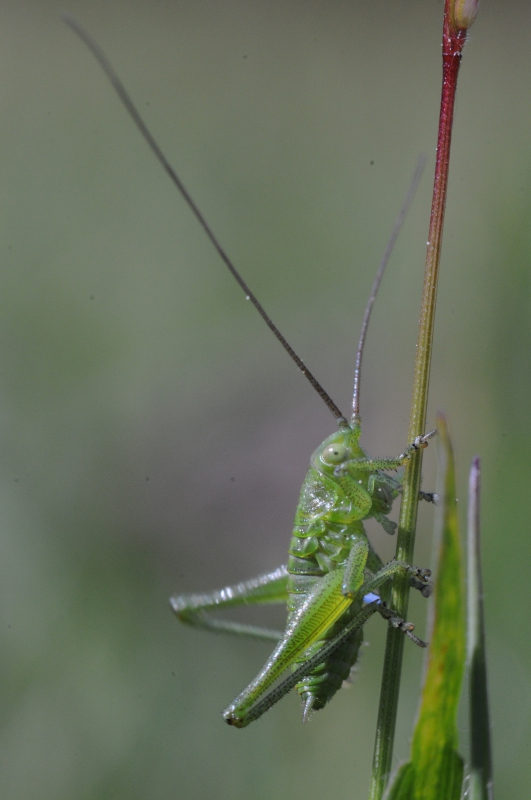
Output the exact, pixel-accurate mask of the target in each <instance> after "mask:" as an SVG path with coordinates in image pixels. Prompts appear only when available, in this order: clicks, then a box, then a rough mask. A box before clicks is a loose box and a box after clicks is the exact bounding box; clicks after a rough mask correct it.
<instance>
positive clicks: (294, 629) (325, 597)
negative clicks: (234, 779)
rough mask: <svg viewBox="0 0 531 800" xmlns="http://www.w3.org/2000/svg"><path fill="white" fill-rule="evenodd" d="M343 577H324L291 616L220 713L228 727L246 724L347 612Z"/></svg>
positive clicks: (336, 572) (335, 572)
mask: <svg viewBox="0 0 531 800" xmlns="http://www.w3.org/2000/svg"><path fill="white" fill-rule="evenodd" d="M365 561H366V557H365ZM343 574H344V573H343V570H342V569H336V570H333V571H332V572H329V573H327V574H326V575H324V576H323V577H322V578H321V579H320V580H319V581H318V582H317V583H315V584H314V586H313V588H312V589H311V591H310V592H309V593H308V595H307V596H306V598H305V600H304V602H303V603H302V604H301V605H300V606H299V607H298V608H297V609H296V610H295V611H293V612H292V613H291V615H290V618H289V620H288V624H287V626H286V630H285V633H284V634H283V636H282V639H281V640H280V641H279V642H278V644H277V646H276V647H275V649H274V650H273V652H272V653H271V655H270V656H269V658H268V659H267V661H266V663H265V664H264V666H263V668H262V669H261V670H260V672H259V673H258V675H257V676H256V677H255V678H254V680H252V681H251V683H250V684H249V685H248V686H247V687H246V688H245V689H244V690H243V691H242V692H240V694H239V695H238V696H237V697H236V699H235V700H234V701H233V702H232V703H231V704H230V705H229V706H228V707H227V708H226V709H225V711H224V712H223V717H224V719H225V720H226V721H227V722H228V723H229V725H236V726H237V727H242V723H244V724H246V723H245V719H246V718H247V714H248V712H249V710H250V709H251V708H252V707H253V706H254V705H255V703H256V701H257V700H258V698H259V697H260V696H261V695H262V694H264V692H266V691H267V690H268V689H269V687H270V686H272V684H273V683H275V681H276V680H277V679H278V678H279V677H280V676H281V675H282V673H283V672H284V670H286V669H287V668H288V667H290V666H291V665H292V664H293V662H294V661H296V660H297V659H298V658H299V657H300V656H301V655H302V654H303V653H305V651H306V650H307V649H308V648H309V647H310V646H311V645H312V644H314V642H317V641H319V640H320V639H321V638H322V637H323V635H324V634H325V633H326V631H327V630H328V629H329V628H330V627H331V626H332V625H333V624H334V623H335V622H336V621H337V620H338V619H339V618H340V617H341V615H342V614H343V613H344V612H345V611H346V610H347V608H348V607H349V606H350V604H351V603H352V598H351V597H348V596H346V595H345V594H344V592H343V590H342V584H343Z"/></svg>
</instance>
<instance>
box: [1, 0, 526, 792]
mask: <svg viewBox="0 0 531 800" xmlns="http://www.w3.org/2000/svg"><path fill="white" fill-rule="evenodd" d="M442 5H443V4H442V0H440V1H439V0H438V2H433V0H422V1H421V0H407V2H406V0H373V1H372V2H370V3H367V2H362V0H351V2H344V0H335V1H331V2H304V3H302V2H292V1H291V0H274V1H272V0H267V2H264V1H263V0H262V1H261V2H257V1H256V0H247V2H241V1H240V2H237V0H226V2H222V3H220V2H219V0H210V2H209V1H208V0H194V2H179V1H177V0H176V1H175V2H157V0H150V2H149V3H148V2H118V0H108V1H107V2H100V1H97V0H92V1H91V0H88V1H84V0H69V2H68V3H66V2H52V1H51V0H38V2H37V1H36V0H34V2H27V1H25V0H18V1H17V2H16V3H15V2H9V0H8V1H7V2H4V3H2V5H1V6H0V41H1V45H0V76H1V81H0V90H1V95H0V96H1V136H0V142H1V146H2V154H1V157H0V165H1V167H0V168H1V180H0V187H1V198H2V199H1V225H2V228H1V232H0V248H1V250H2V267H1V269H0V284H1V286H0V370H1V374H0V434H1V448H0V453H1V455H0V493H1V497H0V515H1V522H2V535H1V537H0V542H1V544H0V547H1V558H0V564H1V570H2V574H1V581H0V591H1V614H2V620H1V625H0V632H1V637H2V642H1V646H0V652H1V653H2V657H1V663H2V672H1V687H2V692H1V698H2V700H1V702H2V728H1V734H0V735H1V745H0V760H1V769H0V773H1V776H2V777H1V782H2V791H1V793H2V798H4V800H14V799H15V798H17V799H18V798H24V800H28V799H29V798H31V799H32V800H33V798H35V799H37V798H38V799H39V800H48V798H50V800H52V798H53V800H63V798H64V799H65V800H71V798H76V800H84V798H91V799H92V798H94V799H96V798H124V800H125V799H126V798H127V800H137V798H138V800H140V799H142V800H147V799H149V800H167V799H168V800H169V799H170V798H180V797H187V798H194V800H195V798H210V797H216V798H219V799H220V800H224V799H225V798H231V800H238V799H239V798H257V799H259V800H261V799H262V798H269V797H271V796H274V797H276V798H277V799H278V800H285V799H286V800H287V799H288V798H289V799H290V800H291V798H300V797H304V798H307V800H317V799H318V798H322V797H323V796H324V795H327V796H330V795H333V796H335V797H340V798H343V797H349V798H364V797H365V796H366V792H367V786H368V780H369V774H370V762H371V754H372V746H373V738H374V728H375V719H376V712H377V703H378V691H379V680H380V674H381V661H382V653H383V642H384V638H385V626H384V625H383V623H382V622H381V620H373V621H372V622H371V623H370V624H369V625H368V626H367V629H366V638H367V640H368V641H369V642H370V647H368V648H366V650H365V652H364V656H363V659H362V663H361V668H360V671H359V673H358V677H357V679H356V681H355V683H354V685H353V687H352V688H351V689H350V690H349V691H345V692H343V693H341V694H340V695H339V696H338V697H336V698H335V700H334V701H333V703H332V704H331V705H330V707H329V708H327V709H326V710H325V711H324V712H322V713H319V714H318V715H316V716H315V718H314V719H313V721H312V722H311V724H310V725H307V726H304V727H303V726H302V725H301V722H300V710H299V703H298V698H297V697H296V696H295V695H293V696H290V697H288V698H287V699H286V700H285V701H283V702H282V703H281V704H280V705H279V706H277V707H276V708H275V709H274V710H273V711H271V712H270V713H269V714H267V715H266V716H265V717H264V718H263V719H262V720H261V721H259V722H257V723H256V724H254V725H253V726H251V727H250V728H249V729H246V730H245V731H237V730H234V729H231V728H229V727H228V726H226V725H224V724H223V722H222V721H221V718H220V715H219V712H220V711H221V709H222V708H224V707H225V705H226V704H227V703H228V702H229V701H230V700H232V698H233V697H234V696H235V695H236V694H237V693H238V692H239V691H240V690H241V689H242V688H243V687H244V686H245V685H246V684H247V682H248V681H249V680H250V679H251V678H252V677H253V676H254V675H255V673H256V672H257V671H258V668H259V667H260V666H261V665H262V663H263V661H264V660H265V658H266V656H267V655H268V652H269V649H270V648H269V646H268V645H267V644H263V643H255V642H249V641H245V640H234V639H230V638H227V639H224V638H218V637H215V636H209V635H208V634H206V633H202V632H199V631H194V630H188V629H185V628H183V627H181V626H179V625H178V623H177V622H176V621H175V619H174V618H173V617H172V615H171V612H170V610H169V606H168V602H167V600H168V597H169V596H170V594H172V593H177V592H185V591H193V590H203V589H204V590H206V589H209V588H214V587H220V586H223V585H225V584H227V583H230V582H234V581H238V580H242V579H244V578H247V577H250V576H252V575H254V574H257V573H259V572H262V571H265V570H267V569H271V568H273V567H276V566H277V565H279V564H281V563H283V562H284V561H285V553H286V548H287V544H288V541H289V535H290V528H291V524H292V518H293V513H294V509H295V505H296V500H297V496H298V491H299V488H300V484H301V481H302V478H303V476H304V473H305V470H306V468H307V465H308V459H309V455H310V453H311V452H312V450H313V449H314V448H315V447H316V446H317V444H318V443H320V441H321V440H322V439H323V438H324V437H325V436H326V435H328V434H329V433H330V432H331V431H333V429H334V424H333V420H332V418H331V417H330V414H329V412H328V411H327V410H326V409H325V408H324V406H323V405H322V403H321V401H320V400H319V398H318V397H317V396H316V395H315V394H314V393H313V392H312V391H311V389H310V388H309V387H308V385H307V384H306V382H305V381H304V379H303V378H302V376H301V375H300V374H299V373H298V372H297V370H296V369H295V367H294V366H293V365H292V364H291V362H290V361H289V359H288V358H287V356H286V355H285V354H284V353H283V352H282V350H281V348H280V346H279V345H278V343H276V342H275V341H274V340H273V338H272V336H271V335H270V334H269V333H268V332H267V330H266V329H265V327H264V325H263V322H262V321H261V320H260V319H259V318H258V316H257V315H256V313H255V312H254V311H253V309H252V308H251V306H250V305H249V304H248V303H245V301H244V300H243V297H242V295H241V292H240V290H239V289H238V287H237V286H236V285H235V284H234V282H233V281H232V280H231V279H230V277H229V276H228V274H227V273H226V271H225V269H224V267H223V266H222V265H221V264H220V262H219V259H218V257H217V256H216V254H215V253H214V252H213V251H212V248H211V246H210V245H209V243H208V242H207V241H206V240H205V237H204V235H203V234H202V232H201V230H200V229H199V226H198V225H197V223H196V222H195V220H194V219H192V217H191V214H190V212H189V211H188V209H187V208H186V207H185V206H184V204H183V202H182V200H181V199H180V197H179V196H178V195H177V193H176V192H175V190H174V189H173V187H172V186H171V185H170V183H169V181H168V180H167V178H166V176H165V175H164V174H163V172H162V170H161V169H160V168H159V166H158V165H157V164H156V163H155V161H154V159H153V157H152V155H151V154H150V153H149V152H148V151H147V148H146V146H145V145H144V143H143V142H142V141H141V139H140V137H139V135H138V133H137V131H136V130H135V129H134V127H133V125H132V123H131V121H130V120H129V119H128V118H127V116H126V115H125V113H124V111H123V109H122V108H121V106H120V105H119V102H118V100H117V99H116V97H115V96H114V94H113V92H112V91H111V89H110V87H109V85H108V84H107V83H106V81H105V79H104V77H103V76H102V74H101V72H100V70H99V68H98V67H97V65H96V64H95V63H94V61H93V60H92V58H91V57H90V56H89V54H88V53H87V52H86V50H85V49H84V48H83V46H82V45H81V44H80V42H79V41H78V40H77V39H76V38H75V37H74V36H73V34H72V33H71V32H70V31H69V30H68V29H67V28H66V27H65V26H64V25H63V24H62V23H61V22H60V20H59V14H60V13H61V12H62V11H65V10H68V11H70V12H71V13H72V14H73V15H74V16H75V17H76V18H77V19H78V20H79V21H81V22H82V23H83V24H85V25H86V26H87V28H88V29H89V30H90V31H91V33H92V34H93V35H94V36H95V37H96V38H97V39H98V40H99V42H100V43H101V44H102V46H103V47H104V49H105V50H106V52H107V53H108V55H109V57H110V59H111V61H112V62H113V63H114V65H115V66H116V68H117V69H118V71H119V73H120V75H121V76H122V78H123V80H124V81H125V83H126V85H127V86H128V88H129V90H130V92H131V93H132V95H133V97H134V98H135V100H136V102H137V103H138V105H139V107H140V108H141V109H142V111H143V112H144V113H145V115H146V119H147V121H148V123H149V125H150V126H151V128H152V130H153V132H154V133H155V135H156V137H157V138H158V140H159V143H160V144H161V146H162V147H163V149H164V150H165V152H166V153H167V155H168V157H169V158H170V160H171V161H173V162H174V164H175V165H176V167H177V169H178V171H179V173H180V174H181V176H182V178H183V180H184V182H185V183H186V185H187V186H188V188H189V189H190V191H191V192H192V194H193V196H194V198H195V199H196V201H197V202H198V204H199V205H200V207H201V208H202V209H203V211H204V213H205V214H206V216H207V218H208V220H209V222H210V224H211V225H212V227H213V228H214V230H215V231H216V232H217V234H218V236H219V237H220V239H221V241H222V242H223V244H224V246H225V247H226V248H227V250H228V252H229V253H230V254H231V255H232V257H233V259H234V261H235V262H236V264H237V265H238V266H240V267H241V269H242V271H243V273H244V275H245V277H246V279H247V280H248V281H249V283H250V285H251V286H252V288H253V289H254V291H255V292H256V293H257V295H258V296H259V298H260V299H261V301H262V302H263V303H264V305H265V307H266V308H267V309H268V310H269V312H270V314H271V315H272V316H273V318H274V320H275V321H276V323H277V324H278V325H279V327H280V328H281V329H282V331H283V332H284V333H285V335H286V336H287V338H288V339H289V341H290V342H291V343H292V345H293V346H294V347H295V348H296V349H297V350H298V352H299V353H300V355H301V356H302V357H303V358H304V359H305V360H306V361H307V363H308V365H309V366H310V368H311V369H312V370H313V371H314V372H315V374H316V375H317V376H318V378H319V379H320V380H321V381H322V382H323V384H324V385H325V387H326V388H327V390H328V391H329V392H330V393H331V395H332V396H333V397H334V399H335V400H336V402H337V403H338V404H339V405H340V406H341V407H342V408H345V409H347V408H348V403H349V395H350V390H351V383H352V371H353V359H354V350H355V342H356V341H357V337H358V331H359V326H360V321H361V315H362V312H363V308H364V305H365V302H366V298H367V295H368V292H369V288H370V285H371V283H372V280H373V276H374V272H375V269H376V266H377V264H378V262H379V259H380V256H381V254H382V252H383V249H384V246H385V242H386V239H387V237H388V234H389V232H390V229H391V227H392V224H393V221H394V219H395V216H396V214H397V211H398V208H399V206H400V204H401V202H402V198H403V196H404V194H405V191H406V188H407V186H408V183H409V180H410V176H411V174H412V171H413V168H414V165H415V163H416V160H417V158H418V156H419V154H420V153H426V154H427V155H428V167H427V169H426V173H425V176H424V179H423V183H422V186H421V189H420V191H419V193H418V196H417V199H416V201H415V204H414V207H413V209H412V211H411V213H410V215H409V217H408V220H407V222H406V225H405V228H404V230H403V233H402V235H401V238H400V241H399V243H398V245H397V247H396V250H395V253H394V256H393V259H392V262H391V264H390V268H389V274H388V276H387V277H386V280H385V282H384V285H383V287H382V290H381V296H380V297H379V299H378V303H377V306H376V309H375V314H374V317H373V324H372V328H371V331H370V335H369V341H368V344H367V350H366V359H365V370H364V375H363V386H362V414H363V423H364V430H363V443H364V445H365V446H366V448H367V449H368V450H369V452H370V453H371V454H374V455H395V454H397V453H398V452H400V451H401V450H402V449H403V447H404V445H405V443H406V432H407V418H408V411H409V401H410V391H411V390H410V382H411V377H412V367H413V357H414V347H415V337H416V327H417V316H418V306H419V298H420V291H421V273H422V269H423V259H424V248H425V240H426V236H427V228H428V216H429V200H430V194H431V187H430V184H431V177H432V172H433V161H434V152H435V137H436V126H437V118H438V103H439V94H440V74H441V66H440V39H441V20H442ZM530 31H531V9H530V7H529V4H528V3H524V2H521V1H520V2H516V1H514V2H511V0H504V2H503V4H495V3H485V4H484V7H483V8H482V9H481V11H480V14H479V17H478V20H477V22H476V24H475V26H474V27H473V29H472V32H471V37H470V42H469V44H468V45H467V47H466V50H465V58H464V62H463V66H462V73H461V79H460V87H459V91H458V100H457V114H456V121H455V127H454V145H453V159H452V168H451V176H450V189H449V198H448V211H447V219H446V231H445V239H444V245H443V265H442V274H441V283H440V290H439V308H438V320H437V326H436V343H435V351H434V355H433V368H432V375H433V381H432V388H431V395H430V405H431V410H430V414H429V422H428V424H429V425H430V426H432V425H433V420H434V416H435V412H436V411H437V410H438V409H442V410H444V411H445V412H446V413H447V415H448V418H449V421H450V425H451V430H452V433H453V438H454V444H455V449H456V455H457V464H458V472H459V480H460V495H459V498H460V500H461V501H462V504H463V508H462V513H463V517H464V511H465V508H464V506H465V500H466V497H465V494H466V479H467V471H468V466H469V463H470V460H471V457H472V456H473V455H474V454H476V453H479V454H480V455H481V456H482V459H483V497H482V500H483V524H484V541H483V552H484V570H485V576H484V577H485V601H486V615H487V625H488V652H489V669H490V682H491V695H492V712H493V723H494V731H493V735H494V756H495V770H496V772H495V778H496V786H497V794H498V796H499V797H511V798H513V799H516V798H526V797H528V796H529V790H528V789H527V790H526V787H528V786H529V782H530V778H531V761H530V759H529V756H528V753H529V748H530V747H531V640H530V637H529V636H528V631H529V618H528V613H529V612H528V605H529V603H528V602H527V598H526V595H525V591H526V588H527V583H528V581H529V569H530V565H531V535H530V534H531V530H530V528H531V525H530V519H529V517H530V510H529V506H530V504H529V496H530V483H531V435H530V426H529V416H530V412H531V404H530V400H529V397H530V388H531V363H530V354H531V323H530V320H531V316H530V311H531V290H530V288H531V287H530V277H529V274H530V273H529V260H530V255H531V235H530V230H531V226H530V219H531V137H530V130H531V103H530V75H531V72H530V68H529V67H530V63H529V59H530V56H529V34H530ZM434 475H435V450H434V449H432V448H431V447H430V449H429V451H428V452H427V454H426V457H425V481H424V485H425V487H426V488H429V487H431V486H432V485H433V483H434ZM369 527H370V530H371V535H372V536H373V541H374V542H375V544H376V546H377V547H378V549H379V551H380V552H381V554H382V556H383V557H384V558H390V557H391V555H392V553H393V547H394V543H393V542H392V541H391V540H390V539H389V538H388V537H386V536H385V534H383V533H381V532H380V531H379V530H378V529H377V528H374V527H373V526H369ZM431 528H432V513H431V511H430V509H425V508H423V509H422V511H421V517H420V528H419V534H418V547H417V554H416V563H417V564H419V565H423V566H426V565H427V564H429V563H430V560H431ZM424 615H425V606H423V605H422V603H420V602H418V601H414V602H413V603H412V606H411V608H410V618H411V619H414V620H415V621H417V622H418V623H419V624H418V629H417V630H418V632H419V633H420V635H422V632H423V630H424ZM265 617H266V615H265V614H257V615H256V616H255V619H265ZM268 619H274V620H275V621H276V624H278V625H281V624H282V619H283V614H282V612H281V611H279V612H278V615H275V614H273V615H272V616H271V615H268ZM421 669H422V653H421V652H420V651H418V650H417V649H416V648H413V647H412V646H406V669H405V675H404V683H403V691H402V695H401V705H400V722H399V730H398V736H397V749H396V757H395V765H397V764H398V763H399V760H400V759H402V758H404V757H405V756H406V755H407V747H408V737H409V735H410V733H411V729H412V722H413V718H414V715H415V712H416V707H417V698H418V691H419V680H420V674H421ZM467 726H468V723H467V721H466V716H463V721H462V733H463V738H464V740H466V734H467ZM463 750H464V751H465V752H466V746H465V745H464V746H463Z"/></svg>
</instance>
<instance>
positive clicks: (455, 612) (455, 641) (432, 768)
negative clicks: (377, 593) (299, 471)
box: [386, 416, 466, 800]
mask: <svg viewBox="0 0 531 800" xmlns="http://www.w3.org/2000/svg"><path fill="white" fill-rule="evenodd" d="M438 428H439V432H440V439H441V441H440V444H441V446H440V448H439V451H440V455H439V459H440V465H439V466H440V476H441V478H440V483H441V487H440V494H441V495H442V498H443V499H442V504H441V506H440V508H439V513H438V519H437V531H436V532H437V543H438V545H437V546H438V558H437V562H438V572H437V578H436V583H435V610H434V614H433V624H432V630H431V637H430V639H431V641H430V647H429V651H428V656H427V668H426V675H425V681H424V688H423V691H422V700H421V707H420V711H419V716H418V719H417V723H416V726H415V732H414V734H413V741H412V745H411V760H410V761H409V762H408V763H407V764H406V765H404V766H403V767H402V768H401V769H400V770H399V772H398V774H397V776H396V778H395V780H394V782H393V784H392V787H391V788H390V789H389V791H388V793H387V795H386V798H387V800H406V798H407V800H459V799H460V797H461V787H462V782H463V761H462V759H461V757H460V756H459V754H458V753H457V742H458V734H457V709H458V705H459V697H460V694H461V686H462V682H463V673H464V667H465V655H466V653H465V611H464V589H463V565H462V564H463V556H462V550H461V543H460V540H459V530H458V525H457V511H456V500H455V470H454V459H453V451H452V446H451V443H450V439H449V436H448V430H447V427H446V420H445V419H444V417H442V416H440V417H439V419H438Z"/></svg>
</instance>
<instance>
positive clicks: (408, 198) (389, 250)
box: [351, 156, 426, 424]
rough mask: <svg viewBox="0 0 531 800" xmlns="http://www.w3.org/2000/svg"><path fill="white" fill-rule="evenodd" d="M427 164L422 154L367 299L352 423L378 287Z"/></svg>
mask: <svg viewBox="0 0 531 800" xmlns="http://www.w3.org/2000/svg"><path fill="white" fill-rule="evenodd" d="M425 166H426V156H420V158H419V160H418V161H417V166H416V167H415V172H414V173H413V178H412V179H411V183H410V185H409V189H408V193H407V195H406V198H405V200H404V202H403V203H402V208H401V209H400V213H399V214H398V217H397V218H396V222H395V224H394V227H393V230H392V231H391V236H390V237H389V241H388V242H387V247H386V248H385V253H384V254H383V257H382V260H381V261H380V266H379V267H378V272H377V273H376V277H375V279H374V283H373V285H372V289H371V294H370V297H369V299H368V301H367V305H366V306H365V314H364V316H363V322H362V324H361V333H360V338H359V342H358V349H357V351H356V366H355V367H354V391H353V393H352V418H351V423H353V424H359V421H360V379H361V362H362V359H363V347H364V345H365V337H366V336H367V328H368V327H369V320H370V318H371V312H372V307H373V305H374V301H375V300H376V295H377V293H378V289H379V288H380V283H381V281H382V278H383V274H384V272H385V268H386V266H387V262H388V261H389V258H390V256H391V253H392V251H393V247H394V246H395V242H396V240H397V238H398V234H399V233H400V229H401V228H402V225H403V223H404V219H405V218H406V214H407V212H408V211H409V207H410V205H411V203H412V202H413V198H414V197H415V192H416V191H417V187H418V185H419V183H420V179H421V177H422V172H423V170H424V167H425Z"/></svg>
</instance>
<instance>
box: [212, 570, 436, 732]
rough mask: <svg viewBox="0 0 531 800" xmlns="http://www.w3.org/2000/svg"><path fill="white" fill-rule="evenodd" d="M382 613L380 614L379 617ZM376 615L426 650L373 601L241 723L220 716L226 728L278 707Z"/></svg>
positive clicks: (402, 623) (408, 628)
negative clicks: (277, 704) (226, 724)
mask: <svg viewBox="0 0 531 800" xmlns="http://www.w3.org/2000/svg"><path fill="white" fill-rule="evenodd" d="M369 585H370V584H367V586H366V587H364V592H365V590H366V589H368V588H369ZM382 611H383V613H382ZM376 612H379V613H380V614H381V615H382V616H383V617H384V619H387V620H388V621H389V622H390V623H391V624H393V625H394V627H396V628H398V629H399V630H401V631H402V632H403V633H405V634H406V635H407V636H408V637H409V638H410V639H411V641H412V642H414V643H415V644H417V645H418V646H419V647H426V643H425V642H423V641H422V639H419V638H418V637H417V636H415V635H414V634H413V633H412V630H413V627H414V626H413V624H412V623H411V622H405V621H404V620H402V618H401V617H399V616H398V615H396V614H394V612H393V611H391V609H388V608H387V607H386V606H384V605H383V604H382V602H381V601H380V600H373V601H372V602H370V603H368V604H367V605H365V606H364V607H363V608H362V609H361V611H360V612H359V614H357V615H356V617H354V619H352V620H351V621H350V622H349V623H348V624H347V625H346V626H345V627H344V628H343V630H342V631H341V632H340V633H339V634H338V635H337V636H336V637H335V638H334V639H331V640H330V641H329V642H327V643H326V644H325V645H324V646H323V647H322V648H321V649H320V650H319V651H318V652H317V653H316V654H315V655H314V656H312V657H311V658H309V659H308V661H305V662H304V664H301V666H300V667H298V668H297V669H296V670H295V671H294V672H292V673H291V675H289V676H288V677H287V678H286V679H285V680H283V681H282V683H280V684H279V685H278V686H275V688H274V689H272V691H271V692H269V693H268V694H267V695H266V696H265V697H261V698H260V699H259V700H258V702H257V703H255V705H254V706H253V707H252V708H251V709H249V711H247V712H246V714H245V716H244V717H243V718H241V719H238V718H234V717H227V716H226V712H224V714H223V716H224V718H225V721H226V722H228V724H229V725H234V726H236V727H238V728H245V727H246V726H247V725H249V724H250V723H251V722H254V720H256V719H258V718H259V717H261V716H262V714H265V712H266V711H268V710H269V709H270V708H271V707H272V706H274V705H275V704H276V703H278V701H279V700H282V698H283V697H285V695H287V694H288V693H289V692H290V691H291V690H292V689H293V688H294V687H295V686H296V685H297V684H298V683H300V682H301V681H302V680H304V678H306V677H307V676H308V675H309V674H310V673H311V671H312V670H313V669H315V668H316V667H318V666H319V665H320V664H322V663H323V661H325V660H326V659H327V658H328V657H329V656H330V655H331V654H332V653H333V652H334V651H335V650H337V649H338V648H339V647H341V645H342V644H343V643H344V642H345V641H346V640H347V639H348V637H349V636H351V635H352V633H353V632H354V631H355V630H357V629H358V628H361V627H363V625H365V623H366V622H367V620H368V619H369V618H370V617H371V616H372V615H373V614H375V613H376ZM308 712H311V709H308Z"/></svg>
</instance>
